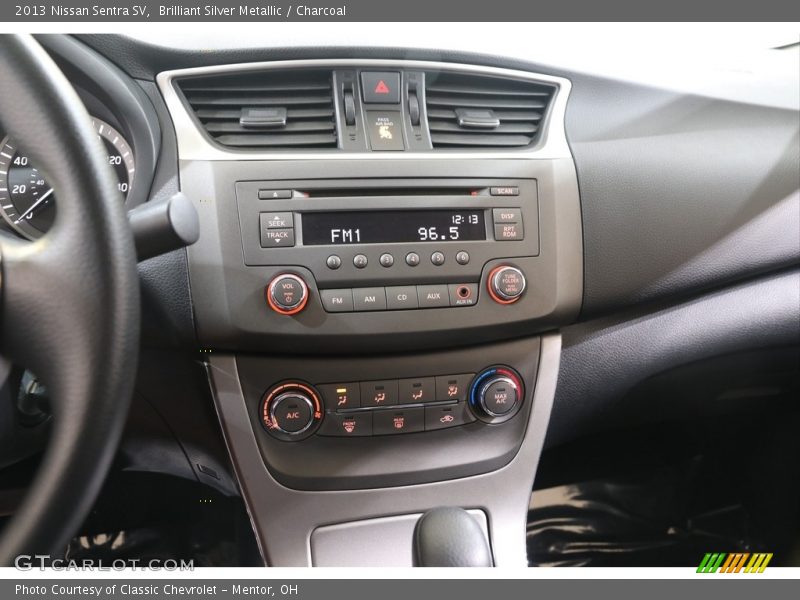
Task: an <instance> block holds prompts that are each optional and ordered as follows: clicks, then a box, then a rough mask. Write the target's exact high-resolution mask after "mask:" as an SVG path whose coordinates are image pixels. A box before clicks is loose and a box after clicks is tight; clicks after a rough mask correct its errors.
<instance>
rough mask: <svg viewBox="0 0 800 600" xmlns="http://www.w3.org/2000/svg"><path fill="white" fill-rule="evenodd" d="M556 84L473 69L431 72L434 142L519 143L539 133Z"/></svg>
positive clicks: (467, 144)
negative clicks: (482, 73) (494, 75)
mask: <svg viewBox="0 0 800 600" xmlns="http://www.w3.org/2000/svg"><path fill="white" fill-rule="evenodd" d="M554 91H555V88H554V87H553V86H552V85H547V84H542V83H535V82H533V81H522V80H519V79H506V78H501V77H489V76H485V75H471V74H462V73H447V72H440V73H427V74H426V87H425V95H426V105H427V111H428V127H429V129H430V132H431V141H432V142H433V147H434V148H459V147H461V148H482V147H483V148H486V147H502V148H513V147H522V146H529V145H530V144H532V143H533V142H534V141H536V139H537V134H538V133H539V128H540V126H541V124H542V119H543V118H544V115H545V114H546V111H547V107H548V105H549V104H550V101H551V100H552V98H553V92H554Z"/></svg>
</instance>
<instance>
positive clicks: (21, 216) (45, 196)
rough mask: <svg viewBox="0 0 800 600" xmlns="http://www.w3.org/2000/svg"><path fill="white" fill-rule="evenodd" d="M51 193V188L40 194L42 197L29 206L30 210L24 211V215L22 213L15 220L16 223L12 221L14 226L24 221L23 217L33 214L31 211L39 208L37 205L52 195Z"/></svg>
mask: <svg viewBox="0 0 800 600" xmlns="http://www.w3.org/2000/svg"><path fill="white" fill-rule="evenodd" d="M52 193H53V188H50V189H49V190H47V191H46V192H45V193H44V194H42V197H41V198H39V199H38V200H37V201H36V202H34V203H33V204H31V206H30V208H28V210H26V211H25V212H24V213H22V215H20V217H19V219H17V220H16V221H14V225H16V224H17V223H19V222H20V221H22V219H24V218H25V217H27V216H28V215H29V214H31V213H32V212H33V209H35V208H36V207H37V206H39V205H40V204H41V203H42V202H44V199H45V198H47V197H48V196H49V195H50V194H52Z"/></svg>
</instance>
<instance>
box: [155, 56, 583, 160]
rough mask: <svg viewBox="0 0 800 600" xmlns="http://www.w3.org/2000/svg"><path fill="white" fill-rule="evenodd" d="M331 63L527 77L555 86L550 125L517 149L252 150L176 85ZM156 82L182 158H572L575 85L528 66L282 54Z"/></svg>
mask: <svg viewBox="0 0 800 600" xmlns="http://www.w3.org/2000/svg"><path fill="white" fill-rule="evenodd" d="M309 67H310V68H314V67H330V68H332V69H335V68H339V67H367V68H371V69H379V68H388V69H392V68H395V69H398V68H404V69H420V70H439V71H451V72H461V73H477V74H484V75H494V76H497V77H512V78H516V79H526V80H530V81H535V82H539V83H549V84H553V85H555V86H556V92H555V95H554V97H553V103H552V105H551V108H550V114H549V116H548V117H547V119H546V122H545V129H544V131H543V132H542V135H541V137H540V139H539V142H538V143H537V144H536V145H534V146H532V147H531V148H527V149H516V150H505V151H503V150H491V151H488V150H478V151H474V152H467V151H457V150H437V151H432V152H343V151H336V150H329V151H326V152H321V151H308V152H291V151H283V152H250V151H241V150H240V151H236V150H227V149H223V148H220V147H218V146H216V145H215V144H214V143H213V142H211V141H210V140H209V139H208V138H207V137H206V136H205V134H204V133H203V132H202V131H201V130H200V129H199V128H198V126H197V124H196V122H195V121H194V119H193V118H192V116H191V115H190V114H189V112H188V111H187V108H186V105H185V104H184V102H183V100H181V97H180V95H179V93H178V91H177V89H176V87H175V80H176V79H179V78H182V77H193V76H200V75H214V74H227V73H236V72H248V71H263V70H267V69H291V68H309ZM156 82H157V83H158V87H159V89H160V90H161V94H162V95H163V96H164V101H165V102H166V105H167V109H168V110H169V113H170V115H171V117H172V122H173V125H174V127H175V133H176V136H177V138H178V157H179V158H180V159H182V160H297V159H298V158H302V159H304V160H363V159H369V160H386V159H391V160H395V159H398V158H400V159H409V158H413V159H438V160H442V159H445V160H446V159H452V158H460V159H463V158H471V159H487V158H503V159H512V160H513V159H554V158H570V159H571V158H572V154H571V153H570V151H569V145H568V144H567V137H566V133H565V130H564V116H565V114H566V107H567V98H568V97H569V92H570V89H571V87H572V84H571V83H570V81H569V79H565V78H563V77H554V76H552V75H544V74H539V73H530V72H527V71H518V70H513V69H500V68H496V67H485V66H478V65H463V64H456V63H445V62H432V61H416V60H378V59H368V60H360V59H332V60H330V59H314V60H281V61H270V62H254V63H240V64H232V65H214V66H208V67H194V68H189V69H176V70H172V71H164V72H162V73H159V74H158V76H157V77H156Z"/></svg>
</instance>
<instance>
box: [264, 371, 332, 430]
mask: <svg viewBox="0 0 800 600" xmlns="http://www.w3.org/2000/svg"><path fill="white" fill-rule="evenodd" d="M261 421H262V423H263V424H264V427H265V428H266V430H267V432H269V433H270V434H271V435H272V436H273V437H276V438H278V439H282V440H293V441H294V440H300V439H303V438H306V437H308V436H309V435H311V434H312V433H314V431H316V429H317V427H318V426H319V424H320V422H321V421H322V403H321V402H320V399H319V394H318V393H317V392H316V390H314V388H312V387H311V386H310V385H307V384H305V383H301V382H299V381H290V382H287V383H282V384H280V385H276V386H274V387H272V388H270V389H269V390H268V391H267V393H266V394H264V399H263V401H262V405H261Z"/></svg>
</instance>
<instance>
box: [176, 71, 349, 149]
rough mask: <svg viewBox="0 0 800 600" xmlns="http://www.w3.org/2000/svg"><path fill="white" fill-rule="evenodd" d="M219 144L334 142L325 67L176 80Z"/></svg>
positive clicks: (323, 144) (299, 145) (315, 146)
mask: <svg viewBox="0 0 800 600" xmlns="http://www.w3.org/2000/svg"><path fill="white" fill-rule="evenodd" d="M178 87H179V88H180V90H181V92H183V95H184V97H185V98H186V101H187V102H188V103H189V105H190V106H191V107H192V110H193V111H194V114H195V116H196V117H197V120H198V121H199V122H200V124H201V125H202V127H203V128H204V129H205V130H206V132H208V134H209V135H210V136H211V137H212V138H213V139H214V140H215V141H216V142H217V143H219V144H221V145H223V146H228V147H231V148H237V149H242V150H248V149H251V150H254V149H268V150H280V149H292V150H294V149H303V148H309V149H318V148H336V147H337V143H336V124H335V120H334V106H333V92H332V87H331V71H330V70H297V71H268V72H262V73H246V74H237V75H223V76H209V77H200V78H192V79H183V80H180V81H179V82H178Z"/></svg>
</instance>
